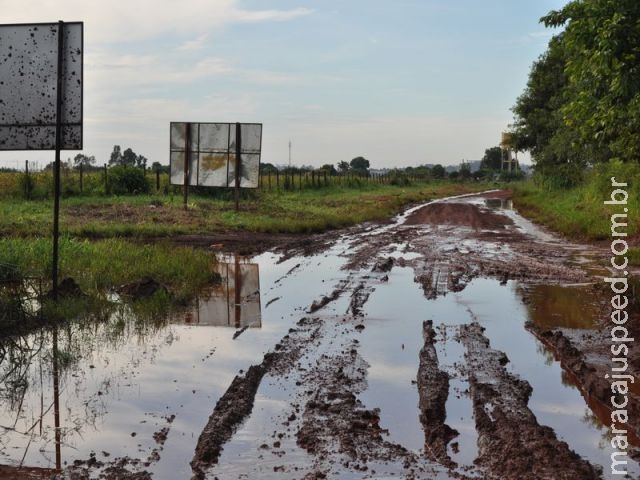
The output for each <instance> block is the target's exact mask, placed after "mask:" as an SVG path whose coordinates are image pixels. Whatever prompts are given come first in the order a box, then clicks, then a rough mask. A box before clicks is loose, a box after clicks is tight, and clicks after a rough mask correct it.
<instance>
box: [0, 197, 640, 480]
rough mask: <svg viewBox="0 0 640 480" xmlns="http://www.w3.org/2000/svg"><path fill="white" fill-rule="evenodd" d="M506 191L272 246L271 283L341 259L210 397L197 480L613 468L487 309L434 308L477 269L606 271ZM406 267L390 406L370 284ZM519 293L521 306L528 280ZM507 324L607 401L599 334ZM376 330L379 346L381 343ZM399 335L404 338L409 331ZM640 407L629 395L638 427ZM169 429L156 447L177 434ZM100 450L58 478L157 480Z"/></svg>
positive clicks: (574, 276)
mask: <svg viewBox="0 0 640 480" xmlns="http://www.w3.org/2000/svg"><path fill="white" fill-rule="evenodd" d="M507 198H508V195H506V194H505V193H504V192H489V193H486V194H484V195H478V196H468V197H464V198H458V199H449V200H446V201H440V202H435V203H431V204H427V205H426V206H421V207H416V208H414V209H411V210H409V211H407V212H405V214H403V215H401V216H399V217H398V218H397V219H394V221H392V222H390V223H388V224H384V225H363V226H359V227H357V228H354V229H351V230H349V231H347V232H341V233H339V234H329V235H320V236H316V237H310V238H307V239H304V241H301V240H300V239H297V240H296V241H292V242H289V243H287V246H286V247H284V248H280V249H277V250H275V251H276V252H278V255H280V262H291V264H292V266H291V268H289V269H288V271H286V273H285V274H284V276H283V277H281V278H279V279H278V280H276V281H275V284H279V283H280V282H282V284H285V283H286V282H298V281H300V282H303V281H304V279H305V278H309V277H308V276H307V277H305V274H308V273H309V272H307V271H305V269H309V268H313V266H310V264H309V263H305V260H304V259H308V258H312V259H313V261H314V262H318V263H316V265H318V266H320V264H321V263H326V265H328V266H330V268H332V269H333V265H336V268H335V272H332V274H331V276H330V278H326V281H325V279H324V278H323V279H322V281H321V285H322V287H320V289H318V290H317V292H316V291H314V292H310V293H313V295H314V298H315V299H314V300H313V301H311V302H310V303H309V304H308V305H307V306H306V307H305V308H304V309H302V310H295V311H294V312H293V313H291V314H290V315H291V317H292V318H291V320H290V328H289V327H287V328H288V331H286V330H285V331H286V334H285V335H284V336H283V337H282V338H281V339H280V340H279V341H278V342H277V343H276V344H275V345H273V347H272V348H271V349H270V350H269V351H268V353H266V354H265V355H264V358H263V359H262V361H261V362H260V363H257V364H255V365H252V366H250V367H249V368H247V369H244V370H240V372H239V374H238V375H237V376H236V377H235V378H234V379H233V381H232V382H231V383H230V385H229V386H228V388H227V390H226V392H224V394H222V396H220V397H219V398H218V399H217V403H216V405H215V408H214V409H213V412H212V414H211V416H210V417H209V419H208V421H203V424H204V423H206V425H205V426H204V428H203V430H202V433H201V434H200V436H199V438H198V441H197V446H196V447H195V453H194V455H193V458H192V460H191V469H192V472H193V478H194V479H220V480H226V479H236V478H237V479H258V478H259V479H301V480H311V479H323V478H339V479H366V478H372V479H386V478H406V479H442V480H444V479H463V480H464V479H487V480H494V479H495V480H497V479H500V480H511V479H513V480H516V479H518V480H520V479H522V480H544V479H553V480H560V479H566V480H574V479H575V480H589V479H598V478H611V477H609V476H607V474H606V472H604V471H602V468H601V467H599V466H598V465H596V464H595V463H593V462H590V461H589V460H587V459H585V458H583V457H580V456H579V455H578V454H576V453H575V451H574V449H573V448H572V445H571V443H572V439H567V441H568V442H569V443H567V442H566V441H564V440H563V439H561V438H559V435H558V434H557V432H556V431H554V429H553V428H552V427H553V425H544V424H543V423H544V422H541V421H539V420H538V418H536V414H535V413H534V412H533V411H532V409H531V408H530V405H529V403H530V399H531V396H532V391H533V388H532V386H531V384H530V383H529V381H528V380H527V379H526V378H523V377H524V376H526V373H527V372H526V371H524V372H523V371H522V369H520V374H523V373H524V375H523V376H519V375H518V374H516V373H514V372H513V369H512V368H511V362H510V359H509V358H508V356H507V355H506V354H505V353H504V352H503V351H501V350H500V349H498V348H496V347H494V346H492V339H493V340H494V341H495V340H497V339H496V338H495V337H493V336H492V335H494V334H495V332H496V330H491V329H485V325H483V321H484V320H486V318H484V319H483V318H479V317H478V316H477V315H476V312H475V311H474V310H475V306H474V305H473V304H465V305H458V307H460V308H463V309H466V317H465V318H466V319H467V320H465V321H464V322H463V323H462V324H460V323H456V322H454V321H452V320H451V319H450V318H447V317H448V316H449V314H450V312H449V311H448V310H446V309H445V310H444V313H443V312H440V313H438V314H437V318H436V316H432V309H431V307H432V305H433V302H436V301H438V300H439V299H443V298H446V297H447V296H449V297H451V296H454V297H455V296H456V295H457V294H456V292H463V291H465V289H467V290H468V287H470V286H471V285H473V282H474V281H476V280H478V279H492V280H491V281H492V282H493V284H495V285H496V286H497V288H507V287H508V286H509V285H511V284H512V283H513V282H512V281H514V280H515V281H517V282H518V284H519V285H524V286H527V285H536V284H576V283H585V284H588V283H593V284H597V283H598V282H599V280H597V279H594V278H592V277H590V276H589V274H588V273H587V272H586V271H585V270H584V269H583V268H581V267H580V266H579V265H577V264H576V263H575V262H574V261H573V260H574V257H575V253H576V251H577V250H580V247H578V246H575V245H568V244H567V243H566V242H564V241H562V240H559V239H554V238H552V237H551V236H549V235H548V234H544V233H542V232H540V231H539V230H536V229H534V228H531V227H530V226H529V225H528V224H527V222H526V221H524V220H523V219H521V218H520V217H518V216H517V215H515V214H514V213H513V212H509V211H505V210H500V209H498V210H495V209H489V208H487V207H486V206H485V205H489V204H491V205H502V204H504V202H505V200H506V199H507ZM514 221H515V222H514ZM206 240H207V241H209V239H206ZM269 248H272V247H269ZM589 248H590V249H591V250H592V251H593V248H591V247H589ZM582 250H584V249H582ZM601 264H604V261H603V262H601ZM398 272H411V273H410V275H411V277H410V278H409V279H408V280H407V281H406V282H405V283H403V284H401V285H400V287H401V288H402V289H403V290H407V289H410V290H415V291H414V295H415V296H417V297H419V298H418V302H416V301H412V302H408V301H406V300H405V299H404V297H403V296H402V295H398V296H397V298H393V297H392V298H390V299H388V300H387V301H388V302H389V303H392V304H393V305H391V306H392V307H393V309H395V311H396V314H395V316H394V318H393V322H398V324H400V323H402V325H401V326H400V325H399V326H398V328H403V329H405V330H406V332H408V335H410V336H411V337H413V339H414V343H416V344H418V345H419V348H418V349H417V350H416V354H415V357H414V358H412V360H411V362H410V365H411V367H410V370H411V373H410V375H411V377H410V378H411V379H410V381H407V382H406V386H401V387H399V388H398V389H397V392H396V391H394V392H392V393H391V395H390V397H391V399H392V401H391V403H390V402H389V401H387V402H386V403H385V402H383V400H382V398H380V397H378V396H376V395H375V394H373V393H372V394H369V395H367V393H368V392H369V391H370V390H371V388H372V382H373V378H372V368H373V367H372V365H373V366H374V367H375V366H379V365H380V364H383V363H384V359H382V360H381V359H379V358H376V357H378V356H382V355H383V353H382V352H380V351H379V350H376V346H379V345H381V344H383V343H384V341H385V338H384V335H385V334H386V333H385V332H387V333H388V331H385V330H384V329H383V328H382V327H381V323H380V319H379V318H376V316H375V315H374V314H373V313H372V311H371V310H370V309H369V308H370V306H371V305H370V304H371V303H372V302H374V300H371V299H373V298H375V294H376V291H377V290H383V289H384V288H386V287H390V286H392V284H393V283H394V282H396V281H397V279H398V278H399V277H398V276H397V275H398ZM404 274H405V275H406V273H404ZM298 279H299V280H298ZM316 284H317V282H316ZM288 285H291V283H289V284H288ZM500 285H503V286H504V287H500ZM309 288H311V289H315V288H316V287H312V286H310V287H309ZM470 288H471V287H470ZM277 292H278V296H276V297H274V298H268V297H267V298H265V301H264V302H263V309H264V311H266V312H269V309H270V308H272V307H271V305H273V304H277V302H287V299H286V298H285V297H286V295H287V291H283V290H277ZM263 293H264V292H263ZM593 294H594V296H596V295H597V291H596V290H594V291H593ZM520 295H521V297H522V298H521V301H522V302H524V303H526V302H527V301H528V300H527V290H526V288H524V289H522V290H520ZM487 300H489V301H493V299H492V298H489V299H487ZM605 301H606V299H605V300H603V302H602V303H605ZM405 302H406V303H405ZM416 310H417V311H416ZM602 313H603V314H602V318H606V315H605V314H606V312H605V311H604V310H603V312H602ZM634 315H635V314H634ZM443 317H444V318H443ZM418 319H419V320H418ZM513 322H516V326H517V328H520V329H521V331H522V332H524V333H525V334H526V335H527V336H528V337H527V341H529V339H530V342H536V340H535V338H537V339H538V341H539V342H540V345H545V348H546V349H547V351H548V352H551V353H549V355H553V356H555V361H560V362H561V364H562V368H563V376H564V375H565V374H566V375H568V376H570V377H571V379H572V383H573V384H575V385H577V387H578V388H579V389H580V391H581V393H582V395H583V397H584V398H585V405H589V407H590V408H591V409H592V410H593V411H596V410H599V411H601V410H602V408H603V405H605V404H606V402H607V401H608V399H609V394H608V392H609V385H608V384H607V383H606V381H605V380H604V371H603V368H604V366H603V365H604V363H605V362H604V361H603V359H605V358H606V355H605V354H606V351H603V345H604V346H605V348H606V339H605V338H604V331H601V332H599V331H598V330H589V331H582V330H575V331H573V330H568V329H562V328H543V327H540V326H539V325H535V324H533V323H528V324H527V325H526V328H527V330H528V332H527V331H525V330H524V329H525V325H524V319H523V318H514V319H513ZM635 324H636V325H637V324H638V322H637V318H636V323H635ZM491 332H493V334H492V333H491ZM241 333H242V331H240V332H236V334H237V335H240V334H241ZM638 334H639V335H640V332H638ZM245 335H246V334H245ZM235 338H236V335H234V339H235ZM242 338H243V337H239V340H238V341H242ZM372 338H374V339H377V340H376V341H377V342H383V343H377V344H376V343H374V344H373V345H374V347H373V348H372V347H371V339H372ZM367 342H369V343H367ZM497 343H499V342H497ZM367 345H369V346H368V347H367ZM399 347H400V348H401V349H402V350H404V349H405V345H404V343H402V345H401V346H399ZM539 348H541V347H539ZM639 364H640V362H638V358H637V355H636V356H635V357H634V358H632V359H631V362H630V365H631V367H630V368H631V370H632V372H633V373H634V374H635V373H636V372H637V370H638V365H639ZM391 375H392V376H393V372H392V374H391ZM563 383H564V379H563ZM409 393H411V394H409ZM412 395H413V396H412ZM395 396H397V399H398V402H397V405H398V406H396V403H395V402H393V400H395V398H396V397H395ZM405 397H406V398H405ZM401 399H403V401H402V402H401V401H400V400H401ZM407 399H408V400H407ZM413 399H415V401H414V400H413ZM454 401H459V402H467V405H468V410H469V413H468V415H467V417H468V418H466V420H465V422H466V423H465V422H461V421H460V419H459V418H456V416H459V415H460V412H459V411H457V410H456V411H454V412H452V411H449V412H448V411H447V409H448V408H451V406H452V405H455V402H454ZM452 402H454V403H452ZM380 405H386V406H385V407H383V408H382V409H381V408H380ZM400 405H402V406H400ZM639 406H640V401H639V398H638V397H637V396H636V395H635V393H634V394H631V403H630V408H629V410H630V417H631V418H632V420H633V421H634V422H635V423H634V424H633V425H632V427H633V428H634V429H635V431H636V432H638V431H640V424H639V423H638V422H637V420H638V419H640V411H639V410H640V408H639ZM397 408H403V409H405V410H407V411H406V412H404V414H405V416H406V417H408V418H410V421H411V423H412V424H413V425H414V427H416V429H419V437H420V436H421V437H422V438H419V446H416V445H415V444H411V442H409V441H408V439H407V438H404V437H403V434H404V432H396V431H393V430H392V429H388V427H386V426H385V425H388V422H385V421H384V417H385V415H387V413H388V410H395V409H397ZM585 408H586V407H585ZM413 412H415V413H413ZM412 415H413V417H412ZM606 415H607V412H606V410H605V413H604V417H606ZM165 430H166V431H165V432H164V437H163V439H162V442H161V443H159V445H161V446H162V445H163V444H164V440H166V438H167V435H168V434H169V433H170V432H169V428H168V427H167V428H166V429H165ZM154 438H155V436H154ZM639 443H640V442H635V444H639ZM160 450H162V448H161V447H160ZM631 454H632V456H634V455H636V454H637V450H636V449H635V448H634V449H632V452H631ZM91 460H92V459H90V460H89V461H87V462H79V463H78V462H76V466H75V467H72V468H69V469H67V471H66V474H65V475H64V478H83V479H84V478H94V477H96V475H98V476H99V478H105V479H114V478H117V479H127V478H130V479H150V478H153V474H152V473H149V472H147V471H146V470H142V469H141V468H140V466H139V465H137V464H135V462H132V461H131V459H128V458H124V459H120V460H119V461H113V462H105V463H102V462H101V464H100V465H99V467H100V468H98V469H94V466H92V465H91V464H90V463H91ZM93 460H94V462H93V463H95V458H93ZM156 462H157V459H155V460H154V459H150V460H149V461H148V462H147V463H145V464H144V465H145V466H147V465H151V466H153V464H154V463H156ZM105 467H107V468H105ZM165 468H166V467H165ZM635 468H636V471H637V465H636V466H635ZM92 472H93V473H92ZM0 473H1V472H0ZM165 477H166V475H165ZM163 478H164V477H163ZM166 478H169V477H166ZM631 478H635V477H631Z"/></svg>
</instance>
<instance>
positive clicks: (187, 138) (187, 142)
mask: <svg viewBox="0 0 640 480" xmlns="http://www.w3.org/2000/svg"><path fill="white" fill-rule="evenodd" d="M190 163H191V124H190V123H187V124H186V125H185V135H184V185H183V186H182V196H183V199H182V203H183V206H184V209H185V210H187V208H188V202H189V164H190Z"/></svg>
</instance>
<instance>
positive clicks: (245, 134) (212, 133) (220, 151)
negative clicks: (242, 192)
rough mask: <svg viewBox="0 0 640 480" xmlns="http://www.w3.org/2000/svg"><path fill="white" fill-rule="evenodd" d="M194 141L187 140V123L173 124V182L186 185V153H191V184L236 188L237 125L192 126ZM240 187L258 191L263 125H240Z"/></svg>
mask: <svg viewBox="0 0 640 480" xmlns="http://www.w3.org/2000/svg"><path fill="white" fill-rule="evenodd" d="M189 125H190V127H189V130H190V132H191V135H190V136H191V138H189V139H187V138H186V132H187V124H186V123H180V122H172V123H171V127H170V128H171V134H170V151H171V183H172V184H173V185H184V167H185V154H186V151H187V148H189V150H190V155H189V162H188V172H189V185H190V186H201V187H234V186H235V179H236V124H235V123H191V124H189ZM240 138H241V145H240V157H241V162H240V187H241V188H258V186H259V182H260V153H261V149H262V124H261V123H242V124H240Z"/></svg>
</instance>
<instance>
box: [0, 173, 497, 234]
mask: <svg viewBox="0 0 640 480" xmlns="http://www.w3.org/2000/svg"><path fill="white" fill-rule="evenodd" d="M486 188H489V186H488V185H487V184H481V183H475V182H469V183H452V182H420V183H418V182H415V183H412V184H410V185H403V186H397V185H382V184H376V183H362V184H360V185H359V186H357V187H352V186H348V185H332V186H328V187H324V188H316V189H314V188H309V189H303V190H302V191H284V190H281V191H276V190H272V191H252V192H245V193H244V195H243V196H244V197H245V198H243V199H241V201H240V209H239V211H238V212H236V211H235V209H234V205H233V202H232V201H230V200H228V199H224V198H215V197H211V196H206V195H195V194H194V195H191V196H190V197H189V205H188V209H187V210H186V211H185V209H184V208H183V204H182V198H181V197H179V196H176V195H155V194H154V195H137V196H91V197H90V196H78V197H70V198H67V199H63V201H62V206H61V219H60V228H61V232H62V233H63V234H64V235H67V236H70V237H74V238H90V239H104V238H120V237H133V238H150V237H153V238H158V237H167V236H173V235H179V234H198V233H215V232H219V231H225V230H243V231H252V232H267V233H310V232H320V231H325V230H329V229H334V228H340V227H345V226H350V225H354V224H356V223H360V222H364V221H368V220H380V219H383V218H387V217H389V216H391V215H393V214H395V213H398V212H399V211H400V210H401V209H402V207H403V206H405V205H407V204H410V203H414V202H419V201H425V200H429V199H432V198H437V197H443V196H447V195H456V194H461V193H468V192H472V191H478V190H483V189H486ZM52 211H53V206H52V203H51V201H50V200H16V199H4V200H0V235H2V236H5V237H15V236H19V237H33V236H42V235H46V232H48V231H50V230H51V222H52V220H51V219H52Z"/></svg>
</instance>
